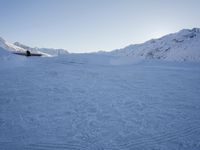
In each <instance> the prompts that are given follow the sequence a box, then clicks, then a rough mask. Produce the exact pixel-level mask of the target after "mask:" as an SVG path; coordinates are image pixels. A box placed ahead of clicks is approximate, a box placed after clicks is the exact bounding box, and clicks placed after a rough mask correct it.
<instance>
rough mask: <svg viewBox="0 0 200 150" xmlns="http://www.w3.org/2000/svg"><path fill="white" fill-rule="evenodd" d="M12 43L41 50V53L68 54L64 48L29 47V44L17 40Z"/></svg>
mask: <svg viewBox="0 0 200 150" xmlns="http://www.w3.org/2000/svg"><path fill="white" fill-rule="evenodd" d="M14 45H16V46H18V47H21V48H24V49H28V50H30V51H34V52H37V51H40V52H43V53H47V54H49V55H52V56H58V55H63V54H69V53H68V51H67V50H65V49H54V48H37V47H29V46H27V45H24V44H21V43H19V42H15V43H14Z"/></svg>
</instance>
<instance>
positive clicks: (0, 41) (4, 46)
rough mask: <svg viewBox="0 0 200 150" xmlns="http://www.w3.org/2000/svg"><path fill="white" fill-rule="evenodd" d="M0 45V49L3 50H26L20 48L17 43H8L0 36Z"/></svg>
mask: <svg viewBox="0 0 200 150" xmlns="http://www.w3.org/2000/svg"><path fill="white" fill-rule="evenodd" d="M0 47H1V48H2V49H5V50H8V51H11V52H16V51H17V52H24V51H26V50H25V49H24V48H21V47H19V46H17V45H14V44H12V43H9V42H7V41H6V40H4V39H3V38H1V37H0Z"/></svg>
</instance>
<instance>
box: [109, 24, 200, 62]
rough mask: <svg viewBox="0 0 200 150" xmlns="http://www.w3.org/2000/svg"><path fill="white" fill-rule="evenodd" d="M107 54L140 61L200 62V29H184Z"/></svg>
mask: <svg viewBox="0 0 200 150" xmlns="http://www.w3.org/2000/svg"><path fill="white" fill-rule="evenodd" d="M109 54H110V55H117V56H130V57H133V58H140V59H164V60H175V61H200V29H198V28H194V29H192V30H188V29H184V30H181V31H179V32H178V33H174V34H169V35H166V36H164V37H162V38H159V39H153V40H150V41H147V42H145V43H143V44H136V45H130V46H127V47H125V48H123V49H118V50H114V51H112V52H110V53H109Z"/></svg>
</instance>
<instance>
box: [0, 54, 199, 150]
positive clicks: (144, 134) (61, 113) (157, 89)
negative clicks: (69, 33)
mask: <svg viewBox="0 0 200 150" xmlns="http://www.w3.org/2000/svg"><path fill="white" fill-rule="evenodd" d="M0 61H1V60H0ZM0 64H6V61H1V62H0ZM0 80H1V82H0V149H1V150H135V149H136V150H168V149H173V150H179V149H181V150H188V149H190V150H199V149H200V126H199V124H200V115H199V113H200V101H199V97H200V68H199V64H198V63H172V62H159V61H158V62H156V61H155V62H147V63H145V62H143V63H138V64H132V65H122V66H112V65H108V64H99V63H97V64H92V63H90V62H89V61H88V60H87V59H81V58H79V57H78V58H76V57H74V58H71V59H70V58H68V59H65V58H59V57H58V58H34V59H32V58H31V59H23V60H20V62H18V63H17V65H15V66H13V67H9V66H5V65H4V66H3V65H2V67H1V68H0Z"/></svg>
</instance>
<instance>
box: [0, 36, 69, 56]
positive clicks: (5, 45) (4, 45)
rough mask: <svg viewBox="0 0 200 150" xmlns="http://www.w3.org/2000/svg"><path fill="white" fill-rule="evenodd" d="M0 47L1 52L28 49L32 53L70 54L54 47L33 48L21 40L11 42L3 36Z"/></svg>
mask: <svg viewBox="0 0 200 150" xmlns="http://www.w3.org/2000/svg"><path fill="white" fill-rule="evenodd" d="M0 48H1V53H2V54H3V53H5V52H2V51H7V52H11V53H13V52H26V51H27V50H29V51H31V52H32V53H40V54H42V55H43V56H58V55H61V54H68V52H67V51H66V50H64V49H52V48H37V47H35V48H32V47H29V46H27V45H24V44H21V43H19V42H15V43H10V42H8V41H6V40H4V39H3V38H1V37H0Z"/></svg>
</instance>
